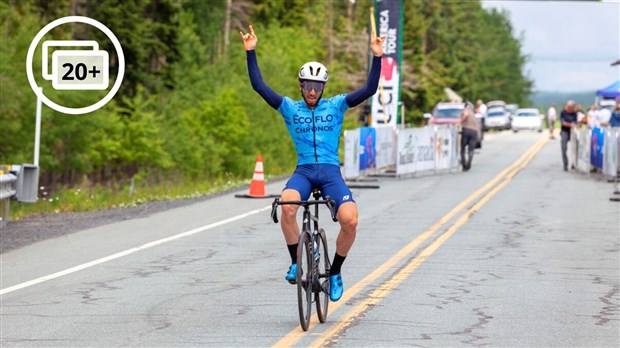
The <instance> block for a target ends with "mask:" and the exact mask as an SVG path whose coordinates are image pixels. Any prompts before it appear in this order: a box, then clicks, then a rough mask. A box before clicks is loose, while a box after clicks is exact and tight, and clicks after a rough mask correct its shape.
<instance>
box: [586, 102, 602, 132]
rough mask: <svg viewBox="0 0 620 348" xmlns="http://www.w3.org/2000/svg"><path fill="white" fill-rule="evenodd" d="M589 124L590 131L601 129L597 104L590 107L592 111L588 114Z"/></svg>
mask: <svg viewBox="0 0 620 348" xmlns="http://www.w3.org/2000/svg"><path fill="white" fill-rule="evenodd" d="M587 124H588V128H589V129H594V128H596V127H600V124H599V121H598V107H597V106H596V103H594V104H592V105H590V110H588V114H587Z"/></svg>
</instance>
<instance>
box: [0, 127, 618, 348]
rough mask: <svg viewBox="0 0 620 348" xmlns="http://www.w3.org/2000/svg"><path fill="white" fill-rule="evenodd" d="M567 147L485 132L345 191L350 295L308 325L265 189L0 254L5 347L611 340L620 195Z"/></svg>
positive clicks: (330, 230)
mask: <svg viewBox="0 0 620 348" xmlns="http://www.w3.org/2000/svg"><path fill="white" fill-rule="evenodd" d="M559 148H560V145H559V140H557V139H556V140H551V141H549V142H547V141H546V140H544V138H543V136H542V135H541V134H539V133H528V132H520V133H518V134H513V133H509V132H503V133H500V134H489V135H486V136H485V144H484V148H483V149H482V151H480V152H479V153H478V154H477V155H476V156H475V158H474V163H473V167H472V169H471V170H470V171H469V172H466V173H463V172H460V171H459V172H454V173H446V174H441V175H427V176H420V177H414V178H409V179H395V178H381V179H380V181H379V182H378V183H379V185H380V186H381V188H380V189H354V190H353V191H354V195H355V198H356V201H357V202H358V207H359V211H360V218H359V228H358V237H357V240H356V243H355V245H354V247H353V250H352V252H351V253H350V254H349V256H348V258H347V260H346V262H345V264H344V266H343V279H344V283H345V295H344V296H343V298H342V299H341V300H340V301H339V302H335V303H331V304H330V313H329V317H328V321H327V323H325V324H319V323H318V322H317V321H316V320H314V321H313V322H312V323H311V327H310V330H309V331H308V332H306V333H304V332H302V331H301V329H300V328H299V322H298V314H297V302H296V301H297V300H296V289H295V287H294V286H291V285H289V284H288V283H286V282H285V281H284V279H283V277H284V273H285V271H286V270H287V268H288V263H289V261H290V260H289V257H288V253H287V251H286V248H285V244H284V241H283V237H282V234H281V232H280V229H279V226H277V225H275V224H273V223H270V222H269V210H268V209H269V205H270V200H261V199H240V198H234V197H233V194H230V195H227V196H220V197H214V198H212V199H208V200H205V201H202V202H197V203H195V204H191V205H187V206H183V207H179V208H175V209H171V210H167V211H163V212H159V213H157V214H152V215H149V216H147V217H139V218H135V219H129V220H125V221H120V222H115V223H110V224H106V225H102V226H99V227H95V228H91V229H86V230H82V231H78V232H75V233H71V234H67V235H63V236H59V237H56V238H53V239H48V240H44V241H40V242H37V243H34V244H31V245H28V246H25V247H22V248H19V249H16V250H12V251H9V252H7V253H4V254H1V255H0V258H1V284H0V288H1V290H0V296H1V303H0V306H1V307H0V319H1V323H0V330H1V337H0V345H1V346H2V347H12V346H29V347H42V346H46V347H48V346H58V347H70V346H71V347H78V346H79V347H83V346H97V347H100V346H106V347H107V346H149V347H150V346H166V347H170V346H175V347H177V346H194V347H195V346H215V347H222V346H226V347H228V346H252V347H255V346H256V347H265V346H274V345H276V346H321V345H322V346H342V347H370V346H372V347H377V346H381V347H401V346H407V347H410V346H425V347H445V346H467V347H470V346H510V347H550V346H553V347H595V346H596V347H618V346H619V345H620V338H619V337H620V309H619V304H620V271H619V270H620V266H619V255H620V249H619V246H620V243H619V241H620V231H619V229H620V203H617V202H610V201H609V197H610V196H611V195H612V192H613V189H614V188H613V185H612V184H610V183H607V182H606V181H605V180H602V179H600V178H599V177H597V176H589V175H584V174H578V173H575V172H564V171H562V165H561V162H560V149H559ZM282 185H283V182H275V183H270V184H268V185H267V191H268V193H277V192H279V191H280V190H281V187H282ZM324 217H326V215H324ZM322 221H323V222H324V224H323V226H324V227H325V228H326V230H327V234H328V239H329V240H330V248H331V250H330V253H332V252H333V250H334V241H335V237H336V234H337V224H335V223H332V222H331V221H329V219H327V218H325V219H323V220H322Z"/></svg>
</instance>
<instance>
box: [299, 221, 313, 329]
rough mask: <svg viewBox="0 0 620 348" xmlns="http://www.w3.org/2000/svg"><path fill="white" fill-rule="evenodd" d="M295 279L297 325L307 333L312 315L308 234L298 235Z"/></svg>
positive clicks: (310, 245) (310, 250) (310, 244)
mask: <svg viewBox="0 0 620 348" xmlns="http://www.w3.org/2000/svg"><path fill="white" fill-rule="evenodd" d="M296 279H297V305H298V308H299V323H300V324H301V328H302V329H303V330H304V331H308V325H309V324H310V315H311V314H312V242H311V241H310V234H309V233H308V232H302V233H301V234H300V235H299V244H298V245H297V275H296Z"/></svg>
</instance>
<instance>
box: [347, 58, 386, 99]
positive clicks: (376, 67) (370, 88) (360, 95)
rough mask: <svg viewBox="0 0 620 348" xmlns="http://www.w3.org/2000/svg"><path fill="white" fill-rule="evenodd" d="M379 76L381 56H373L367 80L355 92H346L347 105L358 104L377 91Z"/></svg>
mask: <svg viewBox="0 0 620 348" xmlns="http://www.w3.org/2000/svg"><path fill="white" fill-rule="evenodd" d="M380 76H381V57H377V56H373V57H372V66H371V67H370V73H368V80H366V84H365V85H364V86H363V87H362V88H360V89H358V90H356V91H355V92H353V93H349V94H347V104H348V105H349V107H354V106H358V105H359V104H361V103H362V102H363V101H364V100H366V99H368V98H370V97H371V96H373V95H374V94H375V93H377V87H378V86H379V77H380Z"/></svg>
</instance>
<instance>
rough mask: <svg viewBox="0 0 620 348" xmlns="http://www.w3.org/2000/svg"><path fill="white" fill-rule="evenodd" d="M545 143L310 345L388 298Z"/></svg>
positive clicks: (328, 337) (330, 337) (329, 336)
mask: <svg viewBox="0 0 620 348" xmlns="http://www.w3.org/2000/svg"><path fill="white" fill-rule="evenodd" d="M544 144H545V142H544V141H543V142H538V143H536V144H535V145H534V147H533V148H532V149H533V150H534V151H532V152H529V151H528V152H529V154H528V156H527V158H526V159H525V161H524V162H523V163H521V164H520V165H518V166H516V167H515V170H513V171H512V172H511V173H509V174H508V176H507V177H506V178H505V180H504V181H502V182H500V183H499V184H498V185H497V186H495V187H494V188H493V189H491V190H490V191H489V192H488V193H487V194H486V195H484V197H482V199H480V201H478V202H477V203H476V204H474V205H473V206H472V207H471V208H469V209H468V210H467V212H466V213H464V214H463V215H461V216H460V217H459V218H458V220H457V221H456V222H455V223H454V224H453V225H452V226H450V228H448V230H447V231H446V232H444V233H443V234H442V235H440V236H439V237H438V238H437V239H436V240H435V241H433V242H432V243H431V244H430V245H429V246H427V247H426V248H424V250H422V252H420V254H419V255H418V256H416V257H415V258H414V259H413V260H411V261H410V262H409V263H408V264H407V265H406V266H405V267H403V268H402V269H401V270H400V271H398V273H396V274H395V275H394V276H393V277H391V278H390V279H388V280H386V281H385V282H383V284H382V285H381V286H379V288H377V289H376V290H375V291H373V292H372V293H371V294H370V295H369V296H368V297H367V298H366V299H365V300H363V301H362V302H360V303H359V304H358V305H357V306H355V307H354V308H353V309H351V310H349V311H348V312H347V313H346V314H345V315H344V316H343V317H342V319H341V320H340V322H338V323H337V324H336V325H334V326H332V327H331V328H330V329H329V330H327V331H326V332H324V333H323V334H322V335H321V336H320V337H319V338H317V339H316V340H315V341H314V342H312V344H311V345H310V346H311V347H319V346H322V345H324V344H327V343H331V342H328V341H331V340H334V337H335V335H337V333H338V332H340V331H342V330H344V329H346V328H347V327H348V326H349V325H350V324H351V323H353V321H354V320H355V318H357V317H358V316H359V315H360V314H362V313H363V312H364V311H365V310H366V309H368V308H371V306H373V305H375V304H377V303H379V302H380V301H381V300H382V299H384V298H385V297H387V296H388V295H389V294H390V293H392V291H394V290H395V289H396V288H397V287H398V285H400V284H401V283H402V282H403V281H404V280H405V279H407V278H409V276H410V275H411V274H412V273H413V271H415V270H416V269H417V268H418V266H420V265H421V264H422V263H423V262H424V261H426V259H428V258H429V257H430V256H431V255H432V254H433V253H434V252H435V251H436V250H437V249H439V247H440V246H442V245H443V244H444V243H445V242H446V241H447V240H448V239H449V238H450V237H451V236H452V235H453V234H454V233H455V232H456V231H457V230H458V229H459V228H460V227H461V226H463V225H464V224H465V223H466V222H467V221H468V220H469V219H470V218H471V216H472V215H473V213H475V212H476V211H478V210H479V209H480V208H482V207H483V206H484V205H485V204H486V203H487V202H488V201H489V200H490V199H491V198H492V197H493V196H495V195H496V194H497V193H498V192H499V191H501V190H502V189H503V188H504V187H505V186H506V185H508V183H509V182H510V180H511V179H512V178H513V177H514V176H515V175H516V174H517V173H518V172H519V171H520V170H521V169H523V168H525V166H526V165H527V164H528V163H529V162H530V161H531V160H532V159H533V158H534V156H535V155H536V154H537V153H538V152H539V151H540V150H541V149H542V147H543V146H544Z"/></svg>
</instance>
